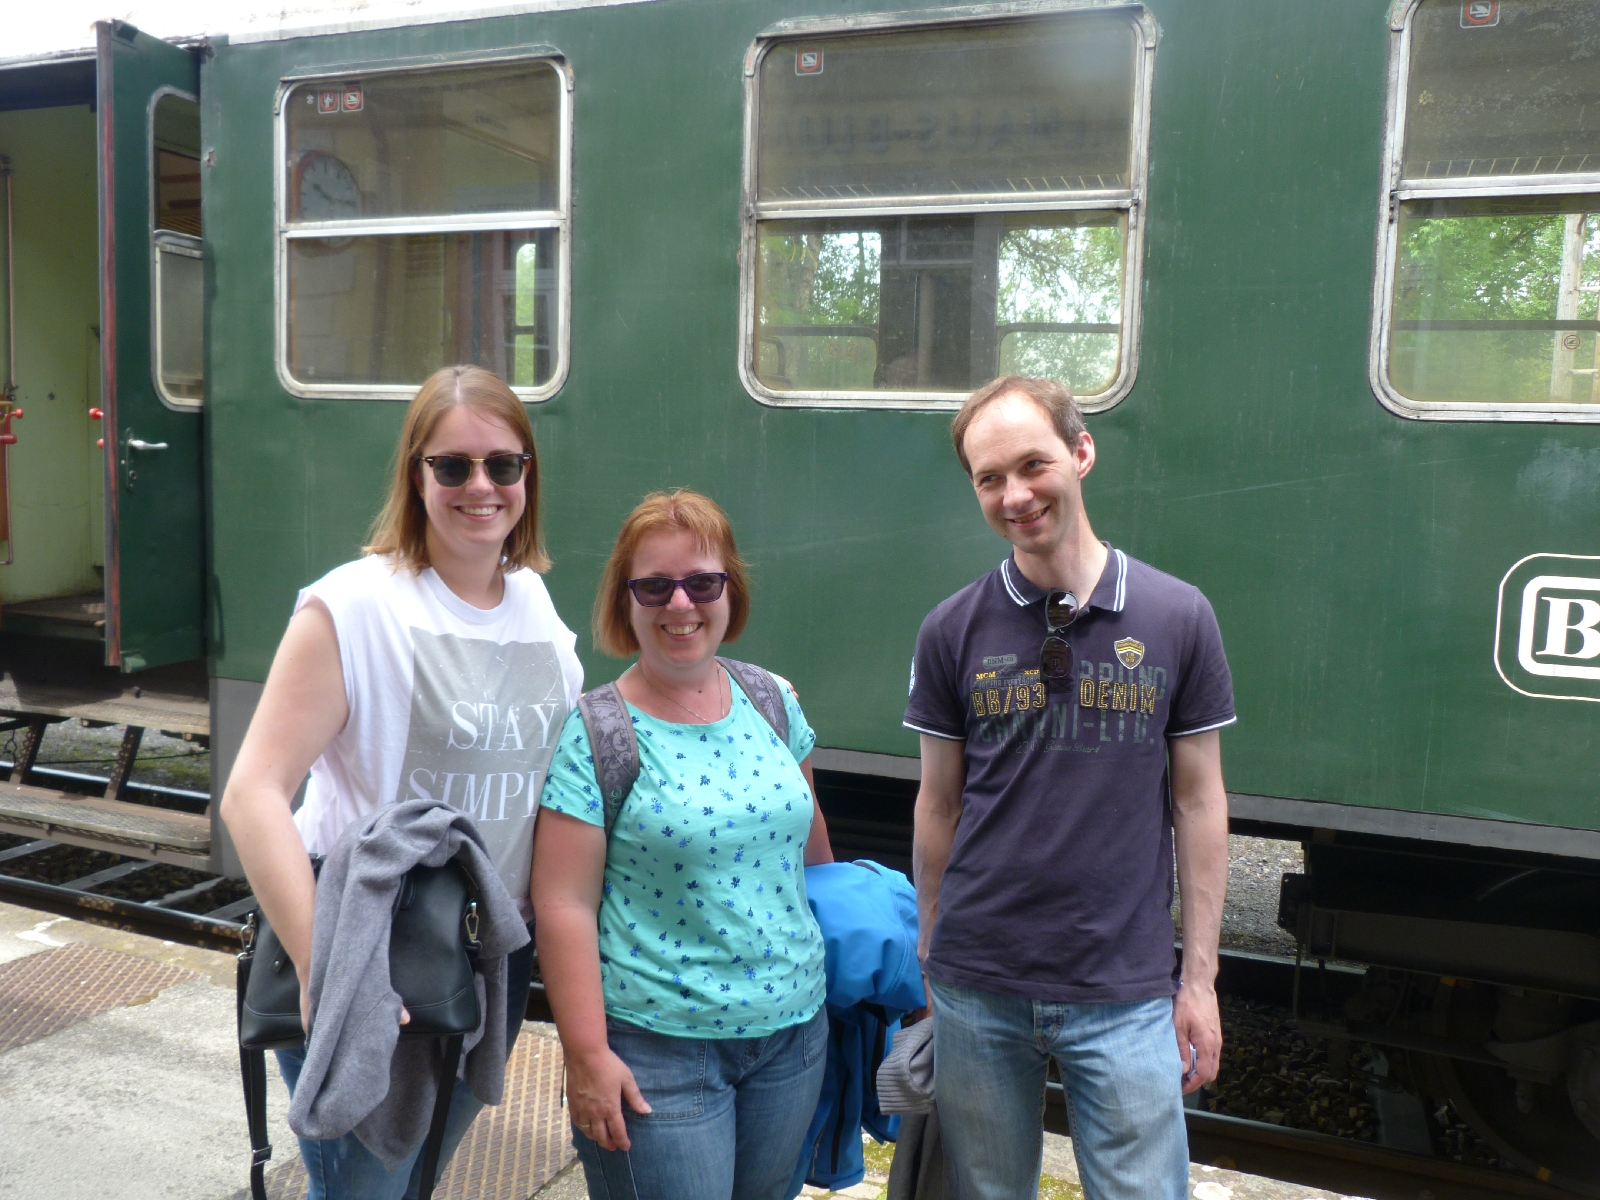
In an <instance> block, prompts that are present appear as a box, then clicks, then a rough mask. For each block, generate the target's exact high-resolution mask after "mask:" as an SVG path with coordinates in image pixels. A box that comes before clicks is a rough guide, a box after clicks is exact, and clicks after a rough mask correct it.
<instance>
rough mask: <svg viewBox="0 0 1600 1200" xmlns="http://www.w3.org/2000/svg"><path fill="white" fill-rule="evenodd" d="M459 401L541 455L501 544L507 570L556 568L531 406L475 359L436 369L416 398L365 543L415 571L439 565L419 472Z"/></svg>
mask: <svg viewBox="0 0 1600 1200" xmlns="http://www.w3.org/2000/svg"><path fill="white" fill-rule="evenodd" d="M453 408H470V409H472V410H473V411H474V412H475V413H477V414H478V415H479V416H481V417H485V418H487V419H488V420H491V421H497V422H499V423H500V424H501V425H504V426H505V427H506V428H507V429H509V430H510V431H511V432H512V433H514V434H516V435H517V438H518V439H519V440H520V441H521V442H522V449H523V451H524V453H526V454H530V455H532V456H533V459H532V461H531V462H530V463H529V464H528V474H527V475H526V477H524V479H523V481H522V487H523V491H524V492H525V494H526V496H527V504H526V506H525V507H524V508H523V510H522V517H521V519H520V520H518V521H517V523H516V525H515V526H514V527H513V528H512V530H511V532H510V533H508V534H507V535H506V540H505V544H504V545H503V547H502V548H501V553H502V554H504V556H505V562H504V563H502V564H501V567H500V569H501V571H502V572H505V573H510V572H511V571H514V570H516V569H517V568H518V567H527V568H528V569H529V570H532V571H547V570H549V569H550V557H549V555H547V554H546V553H545V550H544V532H543V529H542V528H541V525H540V512H539V448H538V447H537V446H535V445H534V442H533V426H532V425H531V424H530V423H529V421H528V410H527V409H526V408H524V407H523V405H522V401H521V400H518V399H517V397H516V393H515V392H513V391H512V390H511V389H510V388H509V387H507V386H506V384H505V381H504V380H502V379H501V378H500V377H499V376H498V375H496V374H495V373H494V372H493V371H486V370H484V368H482V367H474V366H470V365H468V366H455V367H445V368H444V369H443V370H440V371H435V372H434V373H433V374H432V375H430V376H428V379H427V381H426V382H425V383H424V384H423V385H422V386H421V387H420V388H418V389H417V394H416V395H415V396H413V397H412V398H411V404H410V406H409V407H408V408H407V409H406V416H405V422H404V424H402V425H401V427H400V444H399V446H398V447H396V449H395V455H394V469H393V471H392V472H391V477H390V481H389V497H388V499H387V500H385V501H384V505H383V510H382V511H381V512H379V513H378V516H377V519H376V520H374V521H373V522H372V530H371V532H369V533H368V535H367V536H368V537H369V538H370V539H371V541H370V544H369V545H366V546H363V547H362V552H363V553H364V554H391V555H393V556H394V559H395V565H396V566H404V567H409V568H410V569H411V570H413V571H421V570H422V569H423V568H424V567H427V566H429V565H431V564H430V563H429V561H428V510H427V508H425V507H424V506H423V503H422V492H421V489H419V488H418V486H417V478H416V474H417V471H418V470H419V468H420V467H421V465H422V451H423V448H424V447H425V446H426V445H427V444H428V439H429V438H431V437H432V436H433V431H434V430H435V429H437V428H438V426H439V422H440V421H441V420H442V419H443V418H444V415H445V414H446V413H448V412H449V411H450V410H451V409H453Z"/></svg>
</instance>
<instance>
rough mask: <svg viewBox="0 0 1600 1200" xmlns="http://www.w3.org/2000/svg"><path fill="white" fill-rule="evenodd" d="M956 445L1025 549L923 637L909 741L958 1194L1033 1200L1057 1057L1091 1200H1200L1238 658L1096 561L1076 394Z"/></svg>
mask: <svg viewBox="0 0 1600 1200" xmlns="http://www.w3.org/2000/svg"><path fill="white" fill-rule="evenodd" d="M951 432H952V436H953V438H954V441H955V449H956V454H957V455H958V456H959V457H960V459H961V465H962V466H963V467H965V468H966V469H967V472H968V475H969V476H970V478H971V480H972V486H973V489H974V490H975V491H976V492H977V495H978V504H979V506H980V507H981V508H982V510H983V515H984V519H985V520H987V521H988V522H989V524H990V525H991V526H993V527H994V529H995V531H996V532H997V533H999V534H1000V535H1001V536H1002V537H1004V538H1005V539H1006V540H1007V541H1008V542H1010V543H1011V553H1010V555H1008V556H1007V558H1006V560H1005V561H1004V562H1002V563H1001V564H1000V565H999V566H998V567H996V568H995V569H994V570H993V571H990V572H989V573H988V574H987V575H985V576H983V577H982V578H981V579H979V580H977V581H976V582H975V583H972V584H970V585H968V586H967V587H965V588H963V589H961V591H959V592H957V593H956V594H955V595H954V596H951V597H950V598H949V599H948V600H946V601H945V602H944V603H943V604H940V605H939V606H938V607H937V608H935V609H934V610H933V611H932V612H931V613H929V614H928V617H927V619H926V620H925V621H923V623H922V630H921V632H920V633H919V634H918V635H917V651H916V658H915V660H914V662H913V664H912V676H911V699H910V702H909V704H908V705H907V707H906V719H905V723H906V725H907V726H909V727H910V728H912V729H915V730H916V731H917V732H918V733H920V734H921V735H922V785H921V788H920V789H919V791H918V793H917V816H916V839H915V845H914V850H913V856H914V862H915V871H916V880H917V904H918V908H919V910H920V917H921V930H922V945H921V947H920V948H919V949H920V951H921V954H922V958H923V964H924V969H925V970H926V972H927V974H928V977H929V979H930V981H931V982H930V992H931V999H932V1004H933V1013H934V1072H935V1078H934V1090H935V1093H936V1095H937V1097H938V1104H939V1117H940V1126H941V1131H942V1134H943V1137H944V1140H945V1148H946V1152H947V1154H948V1156H949V1160H950V1164H951V1167H952V1170H953V1172H954V1174H955V1176H956V1184H957V1195H959V1196H960V1197H961V1200H1018V1198H1019V1197H1030V1196H1033V1195H1034V1194H1035V1190H1036V1188H1037V1186H1038V1179H1039V1160H1040V1150H1041V1130H1040V1120H1039V1117H1040V1100H1041V1096H1042V1093H1043V1090H1044V1082H1045V1069H1046V1065H1047V1062H1048V1060H1049V1059H1050V1058H1052V1057H1053V1058H1055V1060H1056V1062H1057V1064H1058V1065H1059V1067H1060V1069H1061V1075H1062V1078H1063V1079H1064V1080H1065V1082H1066V1087H1067V1094H1068V1100H1069V1104H1070V1106H1071V1113H1072V1127H1073V1145H1074V1149H1075V1151H1076V1153H1077V1156H1078V1168H1079V1172H1080V1174H1081V1176H1082V1179H1083V1182H1084V1187H1085V1191H1086V1193H1087V1194H1088V1195H1090V1196H1093V1197H1095V1198H1096V1200H1113V1198H1119V1197H1126V1198H1127V1200H1155V1198H1157V1197H1164V1198H1170V1200H1181V1198H1183V1197H1186V1196H1187V1195H1188V1164H1189V1152H1188V1140H1187V1136H1186V1134H1185V1130H1184V1123H1183V1101H1182V1095H1183V1093H1186V1092H1191V1091H1194V1090H1195V1089H1196V1088H1198V1087H1200V1086H1201V1085H1202V1084H1204V1083H1206V1082H1208V1081H1209V1080H1212V1079H1214V1078H1216V1074H1217V1059H1218V1054H1219V1052H1220V1050H1221V1048H1222V1027H1221V1022H1220V1019H1219V1017H1218V1013H1217V996H1216V991H1215V987H1214V985H1215V981H1216V974H1217V938H1218V933H1219V931H1220V927H1221V922H1222V895H1223V890H1224V888H1225V886H1226V884H1227V870H1228V836H1227V835H1228V808H1227V795H1226V793H1225V792H1224V790H1223V784H1222V755H1221V748H1220V739H1219V735H1218V732H1217V731H1218V730H1220V729H1221V728H1222V727H1223V726H1225V725H1230V724H1232V723H1233V721H1234V713H1233V687H1232V682H1231V680H1230V678H1229V675H1228V663H1227V659H1226V658H1225V657H1224V655H1223V651H1222V636H1221V634H1220V633H1219V631H1218V629H1217V621H1216V617H1215V616H1214V615H1213V614H1212V611H1211V606H1210V605H1209V604H1208V603H1207V602H1206V598H1205V597H1204V596H1203V595H1201V594H1200V592H1199V590H1198V589H1196V588H1194V587H1192V586H1191V585H1189V584H1186V583H1183V582H1182V581H1180V580H1177V579H1174V578H1172V576H1170V575H1164V574H1162V573H1161V572H1160V571H1157V570H1156V569H1155V568H1153V567H1149V566H1146V565H1145V564H1144V563H1142V562H1139V561H1138V560H1137V559H1134V558H1130V557H1129V556H1128V555H1127V554H1125V553H1124V552H1123V551H1121V550H1116V549H1113V548H1112V547H1110V546H1108V545H1106V544H1105V543H1104V542H1101V541H1099V540H1098V539H1097V538H1096V537H1095V536H1094V533H1093V531H1092V530H1091V529H1090V527H1089V518H1088V516H1087V514H1086V513H1085V512H1084V507H1083V491H1082V484H1083V479H1084V477H1085V476H1086V475H1088V474H1089V471H1090V469H1091V468H1092V467H1093V466H1094V458H1095V449H1094V440H1093V439H1092V438H1091V437H1090V436H1089V434H1088V432H1087V431H1086V430H1085V429H1084V426H1083V418H1082V416H1081V414H1080V413H1079V411H1078V407H1077V405H1076V404H1075V403H1074V402H1073V399H1072V394H1071V392H1069V391H1068V390H1067V389H1066V388H1065V387H1063V386H1062V385H1061V384H1058V383H1054V382H1051V381H1049V380H1042V379H1024V378H1020V377H1017V376H1008V377H1006V378H1004V379H999V380H996V381H995V382H994V383H991V384H989V385H988V386H987V387H984V388H982V389H981V390H979V391H978V392H976V393H974V394H973V396H972V397H971V398H970V399H969V400H968V401H967V402H966V404H964V405H963V406H962V408H961V411H960V412H959V413H958V414H957V415H956V419H955V422H954V424H953V426H952V430H951ZM1174 849H1176V853H1177V873H1178V885H1179V890H1180V892H1181V894H1182V897H1183V944H1184V951H1183V961H1182V965H1181V970H1180V968H1179V967H1178V965H1177V963H1176V956H1175V954H1174V952H1173V928H1172V918H1171V916H1170V911H1171V905H1172V886H1173V880H1172V867H1173V853H1174Z"/></svg>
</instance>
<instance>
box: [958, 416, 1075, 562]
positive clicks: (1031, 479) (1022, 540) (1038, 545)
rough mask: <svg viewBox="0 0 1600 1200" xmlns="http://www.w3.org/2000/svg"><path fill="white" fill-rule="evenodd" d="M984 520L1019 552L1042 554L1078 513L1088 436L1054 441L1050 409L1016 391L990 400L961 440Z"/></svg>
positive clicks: (1049, 550) (1051, 548)
mask: <svg viewBox="0 0 1600 1200" xmlns="http://www.w3.org/2000/svg"><path fill="white" fill-rule="evenodd" d="M962 448H963V449H964V450H965V451H966V455H967V461H968V462H969V463H971V464H972V486H973V489H974V490H975V491H976V492H977V493H978V504H979V506H980V507H981V508H982V509H983V516H984V520H986V521H988V522H989V525H990V527H991V528H993V529H994V531H995V532H996V533H998V534H999V535H1000V536H1001V537H1003V538H1005V539H1006V541H1008V542H1010V543H1011V544H1012V545H1013V546H1015V547H1016V548H1017V550H1018V551H1019V552H1020V553H1023V554H1030V555H1035V556H1038V557H1048V556H1049V555H1050V554H1051V553H1052V552H1053V551H1054V550H1055V549H1056V548H1057V547H1058V546H1060V545H1061V543H1062V540H1063V539H1064V538H1065V537H1067V535H1068V534H1069V533H1071V532H1072V531H1073V530H1074V529H1075V527H1076V525H1077V523H1078V522H1079V520H1080V519H1081V517H1082V514H1083V487H1082V484H1083V477H1084V476H1085V475H1087V474H1088V473H1089V470H1090V468H1092V467H1093V466H1094V439H1092V438H1091V437H1090V436H1089V435H1088V434H1087V433H1085V434H1083V435H1082V437H1081V438H1080V439H1079V442H1078V445H1077V446H1075V447H1074V446H1068V445H1067V444H1066V443H1065V442H1063V441H1062V440H1061V435H1060V434H1058V433H1057V432H1056V430H1055V426H1054V424H1052V423H1051V420H1050V417H1049V415H1048V414H1047V413H1046V412H1045V411H1044V409H1042V408H1040V407H1039V405H1037V404H1035V403H1034V402H1033V401H1032V400H1030V399H1028V398H1027V397H1026V396H1021V395H1017V394H1015V393H1013V394H1011V395H1007V396H1001V397H999V398H998V399H996V400H993V401H991V402H990V403H989V404H988V405H987V406H986V407H984V408H983V409H982V410H980V411H979V413H978V415H977V416H976V417H974V418H973V420H972V424H971V425H969V426H968V427H967V432H966V437H965V438H964V439H963V441H962Z"/></svg>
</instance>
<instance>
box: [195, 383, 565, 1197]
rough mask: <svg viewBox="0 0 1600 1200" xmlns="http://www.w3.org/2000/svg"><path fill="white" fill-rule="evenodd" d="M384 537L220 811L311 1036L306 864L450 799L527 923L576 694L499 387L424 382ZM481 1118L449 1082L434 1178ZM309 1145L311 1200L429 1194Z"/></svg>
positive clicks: (528, 447)
mask: <svg viewBox="0 0 1600 1200" xmlns="http://www.w3.org/2000/svg"><path fill="white" fill-rule="evenodd" d="M371 542H372V544H371V545H369V546H367V547H366V554H365V556H364V557H362V558H360V559H357V560H356V561H354V562H350V563H346V564H345V565H343V566H341V567H337V568H335V569H334V570H332V571H330V572H329V573H328V574H326V575H324V576H323V577H322V578H321V579H319V580H317V581H316V582H315V583H313V584H311V585H310V586H309V587H307V588H305V589H304V590H302V591H301V592H300V596H299V600H298V602H297V603H296V605H295V613H294V616H293V618H292V619H291V620H290V622H289V628H288V630H287V632H286V633H285V634H284V637H283V641H282V643H281V644H280V645H279V647H278V653H277V655H276V657H275V658H274V659H273V662H272V669H271V671H270V672H269V674H268V676H267V682H266V686H265V687H264V689H263V690H262V694H261V702H260V704H259V706H258V707H257V709H256V713H255V716H254V718H253V719H252V721H251V723H250V729H249V732H248V733H247V734H246V735H245V739H244V743H243V745H242V746H241V747H240V750H239V756H238V758H237V759H236V760H235V762H234V767H233V770H232V772H231V773H230V775H229V778H228V786H227V790H226V791H225V793H224V795H223V798H222V817H223V819H224V820H225V821H226V822H227V825H228V830H229V832H230V833H231V834H232V835H233V840H234V844H235V845H236V846H237V847H238V850H239V857H240V859H241V861H242V862H243V865H244V869H245V874H246V875H247V876H248V878H249V880H250V884H251V886H252V887H253V888H254V890H255V894H256V897H257V899H259V900H260V902H261V907H262V909H263V910H264V911H265V912H266V915H267V918H268V920H269V921H271V923H272V927H273V929H274V930H275V931H276V932H277V933H278V936H279V938H280V939H281V941H282V943H283V946H284V948H285V949H286V950H287V951H288V953H289V956H290V958H291V959H292V960H293V961H294V965H295V970H296V972H297V973H298V975H299V977H300V979H301V981H302V990H301V997H300V1007H301V1016H302V1019H303V1021H304V1022H305V1024H306V1027H307V1028H309V1027H310V1019H309V1018H310V1014H309V1011H308V1009H309V1005H308V1002H307V998H306V994H305V991H304V982H305V981H306V980H307V979H309V978H310V968H311V926H312V913H313V906H314V902H315V896H316V880H315V877H314V875H313V873H312V867H311V859H310V857H308V855H311V856H314V855H322V854H326V853H327V852H328V851H329V850H331V849H332V848H333V846H334V845H335V843H337V842H338V841H339V838H340V836H341V835H342V834H343V833H344V831H345V830H346V829H347V828H349V827H350V825H351V824H352V823H354V822H358V821H360V820H362V819H363V818H365V817H366V816H368V815H369V814H370V813H372V812H373V811H375V810H376V809H377V808H378V807H380V806H381V805H384V804H388V803H392V802H395V801H401V800H413V799H423V798H427V799H439V800H443V801H444V802H445V803H447V804H450V805H452V806H453V807H456V808H460V809H463V810H464V811H466V812H467V813H468V814H469V815H470V816H472V817H473V819H474V821H475V822H476V824H477V828H478V831H479V833H480V834H481V835H482V837H483V839H484V843H485V846H486V848H487V849H488V851H489V856H490V858H491V859H492V860H493V862H494V864H495V867H496V871H497V873H498V875H499V876H500V879H501V881H502V882H503V883H504V884H505V885H506V888H507V889H508V890H509V891H510V893H511V895H512V896H513V897H514V898H516V899H517V902H518V905H519V907H520V908H521V909H522V915H523V916H524V918H525V919H527V918H531V917H532V911H533V910H532V904H531V900H530V897H529V892H528V877H529V871H530V867H531V860H532V848H533V825H534V818H535V816H536V805H537V797H538V792H539V788H540V786H541V785H542V783H543V778H544V773H545V771H546V769H547V767H548V764H549V761H550V755H551V753H552V752H553V750H554V747H555V735H556V733H557V731H558V730H560V729H561V727H562V722H563V721H564V720H565V719H566V716H567V713H568V712H569V711H570V709H571V708H572V706H573V704H575V703H576V701H577V697H578V694H579V692H580V691H581V689H582V686H583V668H582V666H581V665H580V664H579V662H578V659H577V656H576V654H575V653H574V651H573V642H574V635H573V633H572V631H571V630H570V629H568V628H567V627H566V626H565V625H564V624H562V622H561V618H560V617H558V616H557V615H556V611H555V608H554V607H553V606H552V604H551V602H550V597H549V594H548V593H547V592H546V591H545V587H544V581H543V580H542V579H540V577H539V572H541V571H543V570H545V569H546V568H547V567H548V566H549V559H548V558H547V557H546V556H545V552H544V545H543V539H542V537H541V534H540V525H539V462H538V454H537V450H536V449H535V446H534V441H533V429H532V427H531V426H530V425H529V423H528V416H527V412H526V411H525V409H524V408H523V405H522V402H521V401H520V400H518V399H517V397H516V396H515V395H514V394H513V393H512V391H511V389H510V388H509V387H507V386H506V385H505V384H504V383H503V382H502V381H501V380H500V379H498V378H497V377H496V376H495V375H493V374H492V373H490V372H489V371H485V370H483V369H481V368H478V367H448V368H446V369H445V370H442V371H439V372H437V373H436V374H434V375H433V376H432V377H431V378H429V379H428V381H427V382H426V383H424V384H423V385H422V388H421V389H420V390H419V391H418V392H417V394H416V397H415V398H414V399H413V400H412V401H411V405H410V407H409V408H408V409H407V410H406V415H405V421H404V424H403V425H402V428H401V433H400V445H399V448H398V451H397V453H396V456H395V466H394V474H393V476H392V478H391V480H390V486H389V494H388V499H387V502H386V504H385V505H384V508H383V511H382V512H381V513H380V514H379V516H378V518H377V521H376V522H375V524H374V525H373V529H372V534H371ZM308 771H309V773H310V779H309V781H308V782H307V784H306V793H305V802H304V803H303V804H302V805H301V807H300V809H299V811H297V812H292V811H291V799H292V797H293V796H294V794H295V792H296V791H297V790H298V788H299V787H300V783H301V781H302V780H305V779H306V776H307V772H308ZM532 962H533V948H532V945H531V944H530V945H529V946H528V947H526V948H525V949H524V950H521V951H517V952H516V953H514V954H512V955H511V956H510V957H509V958H508V959H507V963H506V976H507V984H508V989H509V994H508V998H507V999H508V1003H507V1010H506V1011H507V1017H508V1030H507V1040H506V1047H507V1052H508V1053H509V1051H510V1048H511V1043H512V1041H513V1040H514V1038H515V1036H516V1032H517V1031H518V1030H519V1029H520V1028H521V1026H522V1014H523V1011H524V1009H525V1007H526V1004H527V991H528V980H529V976H530V973H531V970H532ZM407 1019H408V1018H407V1015H406V1014H405V1013H404V1012H403V1011H402V1014H401V1023H402V1024H403V1023H404V1022H405V1021H406V1020H407ZM304 1063H305V1053H304V1051H303V1050H292V1051H279V1052H278V1065H279V1069H280V1071H281V1072H282V1074H283V1077H284V1081H285V1082H286V1083H287V1084H288V1086H289V1088H290V1090H291V1092H292V1091H293V1090H294V1087H295V1084H296V1081H297V1080H298V1079H299V1077H300V1071H301V1068H302V1067H303V1066H304ZM481 1107H482V1106H481V1104H479V1102H478V1101H477V1100H476V1099H475V1098H474V1097H473V1096H472V1094H471V1093H470V1092H469V1091H468V1090H467V1088H466V1085H465V1084H463V1083H458V1084H457V1085H456V1090H455V1094H454V1096H453V1097H452V1101H451V1108H450V1118H449V1122H448V1124H447V1126H446V1132H445V1142H444V1148H443V1154H442V1156H441V1160H440V1167H441V1170H442V1168H443V1164H444V1163H445V1162H447V1161H448V1160H449V1156H450V1155H451V1154H452V1153H453V1152H454V1150H455V1147H456V1145H457V1144H458V1143H459V1142H460V1140H461V1137H462V1135H463V1134H464V1133H465V1132H466V1129H467V1126H468V1125H469V1124H470V1123H471V1121H472V1119H473V1117H474V1116H475V1115H476V1114H477V1112H478V1110H479V1108H481ZM419 1149H420V1147H419ZM300 1151H301V1154H302V1156H303V1157H304V1159H305V1163H306V1173H307V1174H308V1175H309V1177H310V1193H309V1194H310V1196H311V1198H312V1200H322V1198H323V1197H328V1198H330V1200H333V1198H349V1200H400V1198H401V1197H415V1196H416V1194H417V1175H419V1174H420V1163H418V1161H417V1160H418V1158H419V1155H418V1154H416V1153H413V1154H412V1156H411V1158H410V1159H408V1160H406V1161H405V1162H403V1163H401V1164H400V1165H399V1166H398V1167H396V1168H395V1169H393V1170H386V1169H385V1168H384V1165H383V1163H382V1161H381V1160H379V1158H378V1157H377V1156H376V1155H375V1154H373V1153H372V1152H371V1151H369V1150H368V1149H367V1148H366V1147H365V1146H363V1145H362V1144H361V1142H360V1141H359V1140H358V1138H357V1136H356V1135H355V1134H354V1133H351V1134H347V1135H346V1136H344V1137H342V1138H337V1139H330V1140H326V1141H312V1140H309V1139H305V1138H302V1139H300Z"/></svg>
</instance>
